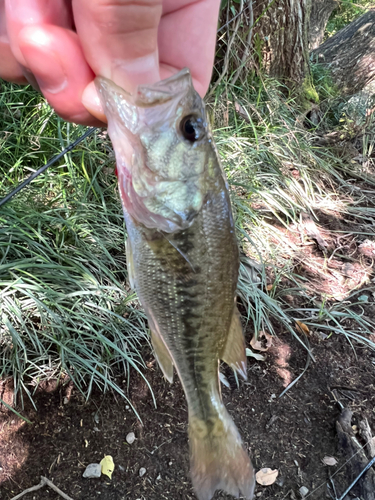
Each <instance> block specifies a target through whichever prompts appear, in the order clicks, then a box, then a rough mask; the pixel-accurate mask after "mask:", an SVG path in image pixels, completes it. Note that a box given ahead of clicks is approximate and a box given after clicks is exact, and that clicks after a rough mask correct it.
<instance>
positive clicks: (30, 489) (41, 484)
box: [10, 479, 46, 500]
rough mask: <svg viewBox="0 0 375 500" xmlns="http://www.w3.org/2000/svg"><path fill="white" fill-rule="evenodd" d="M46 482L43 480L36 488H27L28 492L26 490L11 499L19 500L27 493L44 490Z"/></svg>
mask: <svg viewBox="0 0 375 500" xmlns="http://www.w3.org/2000/svg"><path fill="white" fill-rule="evenodd" d="M45 484H46V483H45V481H44V480H43V479H42V480H41V481H40V483H39V484H37V485H36V486H32V487H31V488H27V490H24V491H23V492H22V493H20V494H19V495H17V496H15V497H13V498H11V499H10V500H18V499H19V498H21V497H23V496H24V495H27V493H31V492H32V491H36V490H40V488H43V486H44V485H45Z"/></svg>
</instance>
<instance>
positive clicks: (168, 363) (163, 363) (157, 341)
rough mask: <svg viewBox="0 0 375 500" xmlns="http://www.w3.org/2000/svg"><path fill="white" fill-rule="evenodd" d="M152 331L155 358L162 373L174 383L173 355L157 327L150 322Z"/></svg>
mask: <svg viewBox="0 0 375 500" xmlns="http://www.w3.org/2000/svg"><path fill="white" fill-rule="evenodd" d="M149 323H150V330H151V343H152V347H153V348H154V351H155V358H156V361H157V362H158V364H159V366H160V368H161V371H162V372H163V374H164V377H165V378H166V379H167V380H168V382H170V383H172V382H173V361H172V358H171V355H170V353H169V351H168V349H167V347H166V345H165V344H164V341H163V339H162V338H161V335H160V334H159V333H158V331H157V329H156V327H155V325H153V323H152V321H151V322H150V321H149Z"/></svg>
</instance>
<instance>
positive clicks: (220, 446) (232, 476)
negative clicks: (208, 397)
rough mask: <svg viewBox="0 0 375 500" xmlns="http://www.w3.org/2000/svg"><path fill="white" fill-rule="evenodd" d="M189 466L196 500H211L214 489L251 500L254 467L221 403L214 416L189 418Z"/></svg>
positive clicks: (253, 484) (253, 485)
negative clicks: (218, 410)
mask: <svg viewBox="0 0 375 500" xmlns="http://www.w3.org/2000/svg"><path fill="white" fill-rule="evenodd" d="M189 440H190V469H191V477H192V481H193V486H194V489H195V492H196V495H197V497H198V499H199V500H211V498H212V497H213V495H214V493H215V491H216V490H224V491H226V492H227V493H229V494H231V495H233V496H234V497H236V498H238V496H239V495H240V494H242V495H243V496H244V497H245V498H246V499H247V500H251V499H252V498H253V494H254V488H255V479H254V471H253V467H252V464H251V461H250V458H249V457H248V455H247V453H246V451H245V450H244V448H243V445H242V440H241V437H240V435H239V432H238V430H237V427H236V426H235V424H234V422H233V420H232V418H231V417H230V415H229V413H228V412H227V411H226V409H225V408H224V406H223V405H221V410H220V414H218V416H217V418H215V419H214V418H212V419H209V420H208V421H204V420H201V419H198V418H196V417H194V416H191V418H190V419H189Z"/></svg>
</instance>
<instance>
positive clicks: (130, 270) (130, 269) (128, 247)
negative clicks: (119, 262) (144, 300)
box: [125, 237, 135, 290]
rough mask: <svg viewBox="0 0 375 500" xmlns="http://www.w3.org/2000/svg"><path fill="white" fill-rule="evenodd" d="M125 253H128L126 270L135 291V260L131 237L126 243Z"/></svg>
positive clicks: (131, 286)
mask: <svg viewBox="0 0 375 500" xmlns="http://www.w3.org/2000/svg"><path fill="white" fill-rule="evenodd" d="M125 251H126V268H127V270H128V278H129V284H130V288H132V289H133V290H134V289H135V276H134V260H133V250H132V246H131V243H130V239H129V237H128V238H126V241H125Z"/></svg>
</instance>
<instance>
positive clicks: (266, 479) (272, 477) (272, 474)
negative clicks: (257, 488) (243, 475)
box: [255, 468, 279, 486]
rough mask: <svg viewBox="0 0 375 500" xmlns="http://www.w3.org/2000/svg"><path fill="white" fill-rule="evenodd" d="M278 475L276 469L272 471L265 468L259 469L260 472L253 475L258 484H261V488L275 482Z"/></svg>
mask: <svg viewBox="0 0 375 500" xmlns="http://www.w3.org/2000/svg"><path fill="white" fill-rule="evenodd" d="M278 475H279V471H278V470H277V469H275V470H272V469H269V468H265V469H260V471H258V472H257V473H256V474H255V477H256V480H257V483H258V484H261V485H262V486H269V485H270V484H273V483H274V482H275V481H276V478H277V476H278Z"/></svg>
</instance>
